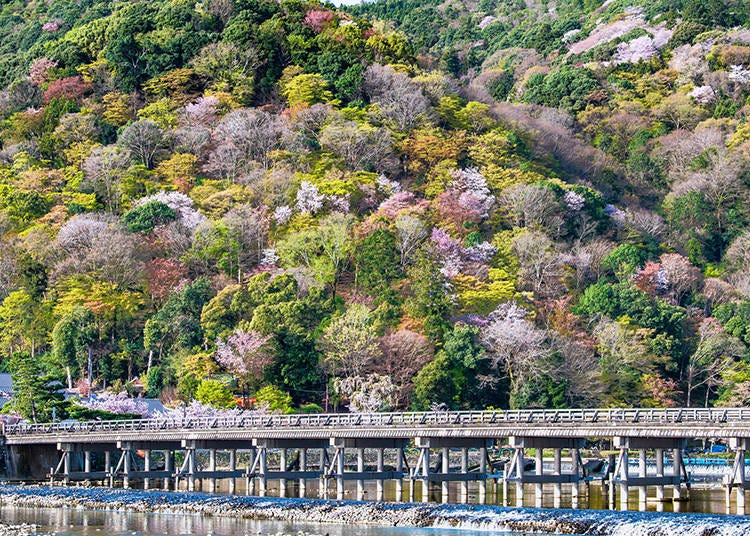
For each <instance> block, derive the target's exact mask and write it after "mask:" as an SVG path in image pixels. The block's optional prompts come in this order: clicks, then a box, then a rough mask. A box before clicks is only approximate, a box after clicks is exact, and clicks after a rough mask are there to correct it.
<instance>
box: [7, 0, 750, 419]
mask: <svg viewBox="0 0 750 536" xmlns="http://www.w3.org/2000/svg"><path fill="white" fill-rule="evenodd" d="M747 20H748V6H747V4H745V3H740V2H736V3H730V2H722V1H721V0H713V1H708V2H705V1H704V2H697V1H692V0H691V1H686V2H679V1H666V0H665V1H663V2H638V1H627V0H614V1H607V2H605V3H601V2H598V1H595V0H591V1H590V0H585V1H582V2H577V1H571V0H563V1H559V2H555V3H551V2H549V3H547V2H531V1H529V2H527V3H525V2H523V1H515V2H510V1H509V2H507V3H503V2H499V1H498V2H493V1H492V0H481V1H480V2H478V3H475V2H468V3H460V2H455V1H452V0H447V1H445V2H442V3H436V2H432V1H430V0H425V1H422V0H398V1H395V0H385V1H382V2H377V3H374V4H368V5H366V6H359V7H353V8H347V11H340V10H335V9H334V8H332V7H331V6H329V5H326V4H319V3H317V2H301V1H298V0H283V1H281V2H277V1H276V0H235V1H233V0H206V1H204V2H194V1H193V0H172V1H164V0H151V1H148V2H146V1H136V2H132V1H119V2H105V1H98V0H81V1H78V2H75V1H72V0H51V1H50V2H21V1H7V0H6V1H3V2H0V86H1V87H3V88H4V89H3V90H2V91H0V120H1V122H0V144H1V145H0V230H1V232H2V241H3V244H2V247H1V248H0V299H2V304H1V305H0V324H2V325H1V326H0V329H1V331H0V355H2V359H0V371H2V370H8V371H10V372H11V373H12V374H13V376H14V380H15V382H16V388H17V390H18V391H19V394H18V395H17V396H16V398H15V400H14V402H13V403H12V404H8V405H6V406H4V408H3V409H4V411H6V412H17V413H20V414H21V415H23V416H26V417H30V418H37V419H38V420H42V419H45V418H49V416H50V415H51V409H52V407H53V406H56V407H57V408H58V412H59V413H58V416H59V415H63V416H64V415H65V413H66V412H67V413H70V415H72V416H77V415H79V416H90V415H91V414H90V413H81V410H80V407H78V409H76V407H74V406H73V405H71V404H67V405H64V404H62V403H61V402H60V401H59V400H56V399H55V398H54V397H53V396H52V391H54V389H55V386H59V385H60V384H62V385H63V386H66V385H69V386H73V387H75V388H77V389H78V391H79V392H80V393H81V394H82V395H85V394H88V392H89V391H90V390H91V389H94V390H95V391H99V392H100V393H101V392H102V391H103V390H105V389H107V390H110V392H128V393H131V394H136V393H139V392H140V393H142V394H143V395H146V396H160V397H161V398H162V399H163V400H164V401H165V402H166V403H168V404H179V403H180V401H181V400H182V401H185V402H189V401H190V400H192V399H194V398H195V399H197V400H199V401H201V403H204V404H212V405H214V406H217V407H228V406H232V405H234V404H236V400H241V401H242V402H243V403H245V404H246V405H249V404H254V407H265V406H267V405H270V407H271V408H272V409H273V410H277V411H292V410H297V409H302V410H303V411H315V410H318V409H319V407H318V405H325V403H326V402H329V403H332V404H335V405H336V407H338V408H339V409H347V408H348V409H350V410H352V411H362V410H383V409H389V408H393V409H408V408H414V409H423V408H429V407H430V406H433V405H438V404H445V405H446V406H447V407H450V408H485V407H540V406H541V407H567V406H581V405H586V406H592V405H595V406H599V405H603V406H612V405H640V406H644V405H645V406H670V405H679V404H689V405H703V404H746V403H748V402H750V361H749V360H748V357H749V356H748V344H749V343H750V331H748V326H749V325H750V301H748V300H749V299H750V232H749V231H748V230H747V225H748V220H749V218H750V214H748V208H747V207H748V203H747V202H748V181H749V180H750V176H749V175H748V170H749V166H748V164H750V151H749V149H750V143H749V140H750V126H749V125H748V124H747V121H746V118H747V115H748V113H747V112H748V110H749V109H750V108H748V107H747V106H746V104H745V101H746V99H747V97H748V96H749V95H750V87H749V86H748V84H750V29H748V28H745V27H744V26H743V25H744V24H745V23H746V21H747ZM55 380H56V381H57V382H59V383H55ZM89 380H90V381H89ZM100 396H102V395H100ZM123 396H124V395H120V397H119V398H116V400H119V401H120V402H122V401H123V398H122V397H123ZM104 398H107V397H106V396H104ZM112 400H115V397H114V396H113V397H112ZM118 408H119V409H118ZM123 408H130V410H132V408H133V405H132V404H131V405H130V406H128V405H127V404H126V403H124V402H123V403H122V404H120V405H118V404H117V403H112V404H110V405H108V406H106V408H105V409H107V410H109V411H118V410H123V411H125V410H124V409H123ZM60 412H61V413H60Z"/></svg>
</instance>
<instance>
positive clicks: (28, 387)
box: [9, 352, 60, 422]
mask: <svg viewBox="0 0 750 536" xmlns="http://www.w3.org/2000/svg"><path fill="white" fill-rule="evenodd" d="M9 368H10V374H11V378H12V379H13V390H14V391H15V393H14V394H13V399H12V400H11V402H10V409H12V410H13V411H16V412H18V413H19V414H20V415H21V416H22V417H24V418H25V419H30V420H32V421H34V422H49V421H50V420H52V410H53V408H56V407H58V408H59V407H60V400H59V398H58V397H57V396H56V395H55V393H54V390H53V389H52V388H51V387H49V378H45V377H43V376H42V370H41V367H40V366H39V360H38V359H36V358H34V357H32V356H31V354H29V353H27V352H17V353H15V354H13V356H12V357H11V359H10V363H9Z"/></svg>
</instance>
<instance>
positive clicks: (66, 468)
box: [62, 450, 70, 486]
mask: <svg viewBox="0 0 750 536" xmlns="http://www.w3.org/2000/svg"><path fill="white" fill-rule="evenodd" d="M62 456H63V483H64V484H65V485H66V486H67V485H68V484H70V451H69V450H64V451H63V454H62Z"/></svg>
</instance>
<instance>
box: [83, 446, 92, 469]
mask: <svg viewBox="0 0 750 536" xmlns="http://www.w3.org/2000/svg"><path fill="white" fill-rule="evenodd" d="M83 472H84V473H90V472H91V451H90V450H84V451H83Z"/></svg>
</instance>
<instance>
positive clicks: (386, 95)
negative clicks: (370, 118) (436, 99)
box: [363, 64, 430, 132]
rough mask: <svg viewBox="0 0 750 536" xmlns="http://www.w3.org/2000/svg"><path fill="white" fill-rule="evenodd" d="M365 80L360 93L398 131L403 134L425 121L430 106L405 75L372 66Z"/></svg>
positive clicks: (382, 67) (388, 67)
mask: <svg viewBox="0 0 750 536" xmlns="http://www.w3.org/2000/svg"><path fill="white" fill-rule="evenodd" d="M364 80H365V82H364V84H363V89H364V90H365V93H367V95H368V96H369V97H370V100H371V101H372V102H373V103H375V104H377V110H378V113H379V114H380V115H381V116H382V117H383V118H384V119H385V120H386V121H388V122H391V123H392V124H393V125H394V126H395V127H396V128H397V129H398V130H400V131H402V132H406V131H408V130H411V129H413V128H414V127H416V126H417V125H418V124H419V123H420V122H421V121H423V120H425V119H426V115H427V112H428V110H429V104H430V103H429V101H428V100H427V98H426V97H425V96H424V95H423V94H422V90H421V89H420V88H419V86H418V85H417V84H416V83H414V82H413V81H412V80H411V79H410V78H409V77H408V76H407V75H405V74H404V73H397V72H396V71H394V70H393V68H392V67H391V66H389V65H385V66H383V65H377V64H375V65H370V66H369V67H368V68H367V70H366V71H365V77H364Z"/></svg>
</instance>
